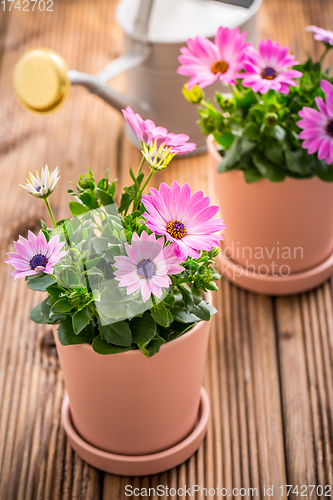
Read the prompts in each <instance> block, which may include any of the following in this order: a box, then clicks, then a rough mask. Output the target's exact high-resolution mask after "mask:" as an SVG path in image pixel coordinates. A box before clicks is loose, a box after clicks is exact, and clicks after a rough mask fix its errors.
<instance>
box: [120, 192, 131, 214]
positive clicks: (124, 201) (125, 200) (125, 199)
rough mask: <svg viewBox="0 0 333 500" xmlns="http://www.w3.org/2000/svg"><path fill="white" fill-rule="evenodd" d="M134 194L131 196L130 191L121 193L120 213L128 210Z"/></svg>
mask: <svg viewBox="0 0 333 500" xmlns="http://www.w3.org/2000/svg"><path fill="white" fill-rule="evenodd" d="M132 200H133V196H131V195H130V194H129V193H123V194H122V195H121V200H120V205H119V209H118V210H119V213H121V212H123V211H124V210H127V209H128V208H129V206H130V204H131V203H132Z"/></svg>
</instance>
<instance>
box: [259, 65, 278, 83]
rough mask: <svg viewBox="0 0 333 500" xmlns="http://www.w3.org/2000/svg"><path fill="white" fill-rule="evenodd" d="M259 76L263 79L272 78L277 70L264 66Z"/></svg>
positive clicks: (275, 75)
mask: <svg viewBox="0 0 333 500" xmlns="http://www.w3.org/2000/svg"><path fill="white" fill-rule="evenodd" d="M261 77H262V78H265V80H274V78H276V77H277V72H276V71H275V69H274V68H269V67H268V68H264V69H263V70H262V72H261Z"/></svg>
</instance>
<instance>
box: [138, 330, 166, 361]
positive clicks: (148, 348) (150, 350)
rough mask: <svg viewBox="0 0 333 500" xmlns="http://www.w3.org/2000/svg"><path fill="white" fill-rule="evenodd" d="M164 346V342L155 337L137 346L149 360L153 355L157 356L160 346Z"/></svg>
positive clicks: (157, 336)
mask: <svg viewBox="0 0 333 500" xmlns="http://www.w3.org/2000/svg"><path fill="white" fill-rule="evenodd" d="M163 344H165V340H164V339H163V338H162V337H160V336H159V335H156V337H154V338H153V339H152V340H150V341H149V342H146V343H145V344H139V349H140V350H141V352H143V354H144V355H145V356H147V358H151V357H152V356H154V355H155V354H157V353H158V352H159V350H160V348H161V346H162V345H163Z"/></svg>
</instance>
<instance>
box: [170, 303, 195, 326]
mask: <svg viewBox="0 0 333 500" xmlns="http://www.w3.org/2000/svg"><path fill="white" fill-rule="evenodd" d="M172 316H173V319H174V320H175V321H179V323H197V322H198V321H200V318H198V316H196V315H195V314H193V313H191V312H189V311H187V310H186V309H183V308H182V307H178V306H175V307H174V308H173V309H172Z"/></svg>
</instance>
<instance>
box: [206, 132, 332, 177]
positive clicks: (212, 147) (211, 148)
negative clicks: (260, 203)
mask: <svg viewBox="0 0 333 500" xmlns="http://www.w3.org/2000/svg"><path fill="white" fill-rule="evenodd" d="M216 145H217V142H216V141H215V139H214V136H213V134H209V135H208V136H207V150H208V153H210V154H211V155H212V156H213V158H214V160H216V161H217V162H220V161H221V158H222V156H221V155H220V154H219V153H218V151H217V149H216ZM217 173H218V175H222V173H219V172H217ZM226 174H232V175H238V176H241V177H242V178H243V179H244V176H243V170H240V169H238V168H234V169H233V170H229V171H228V172H223V175H226ZM298 181H302V182H304V181H308V182H315V183H316V182H318V181H320V182H325V183H326V184H328V182H327V181H323V180H322V179H319V177H317V176H313V177H300V178H299V179H296V178H295V177H290V176H289V175H286V177H285V179H284V181H282V182H272V181H270V180H269V179H267V178H266V177H265V178H263V179H260V180H258V181H256V182H255V183H253V184H258V183H259V182H266V183H267V182H268V183H269V184H270V185H276V186H281V185H284V184H285V183H286V182H288V183H290V182H292V183H294V182H298ZM244 182H245V180H244ZM248 185H249V186H251V184H248Z"/></svg>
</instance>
